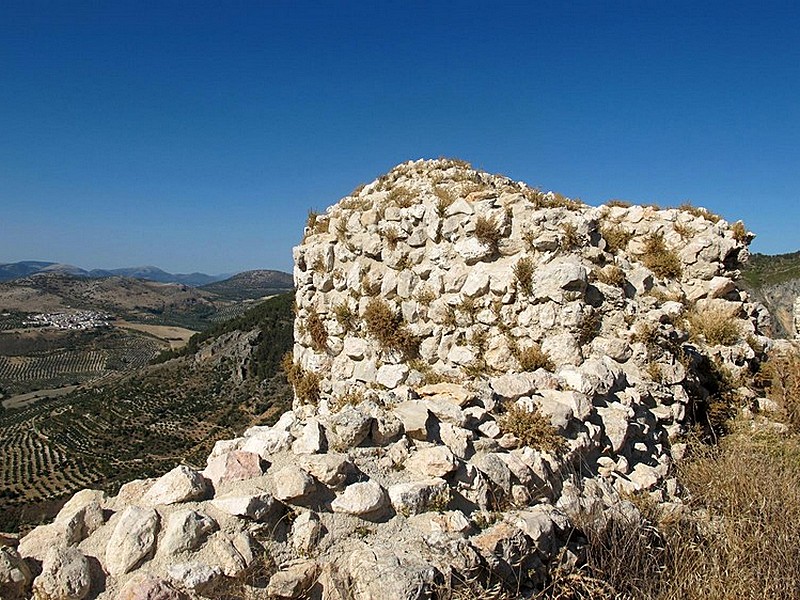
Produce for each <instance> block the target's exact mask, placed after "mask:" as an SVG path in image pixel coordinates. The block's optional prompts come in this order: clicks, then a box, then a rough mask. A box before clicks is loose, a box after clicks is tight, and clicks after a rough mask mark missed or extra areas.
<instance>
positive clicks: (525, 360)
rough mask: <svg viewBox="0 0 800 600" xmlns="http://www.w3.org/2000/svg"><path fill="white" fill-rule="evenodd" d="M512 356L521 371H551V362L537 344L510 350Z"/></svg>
mask: <svg viewBox="0 0 800 600" xmlns="http://www.w3.org/2000/svg"><path fill="white" fill-rule="evenodd" d="M512 354H513V355H514V358H516V359H517V362H518V363H519V368H520V369H521V370H522V371H535V370H536V369H547V370H548V371H552V370H553V368H554V366H553V361H551V360H550V357H549V356H547V354H545V353H544V352H543V351H542V349H541V347H539V344H533V345H532V346H528V347H527V348H522V349H520V348H516V347H515V348H512Z"/></svg>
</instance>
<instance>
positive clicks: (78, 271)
mask: <svg viewBox="0 0 800 600" xmlns="http://www.w3.org/2000/svg"><path fill="white" fill-rule="evenodd" d="M37 273H56V274H60V275H71V276H73V277H90V278H101V277H114V276H117V277H131V278H134V279H146V280H148V281H158V282H161V283H182V284H185V285H191V286H200V285H206V284H208V283H213V282H215V281H221V280H223V279H225V278H227V277H229V276H230V275H206V274H205V273H188V274H185V273H168V272H167V271H164V270H163V269H160V268H158V267H154V266H150V265H148V266H144V267H125V268H121V269H91V270H87V269H83V268H81V267H76V266H74V265H68V264H64V263H56V262H48V261H33V260H28V261H20V262H16V263H5V264H0V281H10V280H12V279H17V278H20V277H29V276H31V275H36V274H37Z"/></svg>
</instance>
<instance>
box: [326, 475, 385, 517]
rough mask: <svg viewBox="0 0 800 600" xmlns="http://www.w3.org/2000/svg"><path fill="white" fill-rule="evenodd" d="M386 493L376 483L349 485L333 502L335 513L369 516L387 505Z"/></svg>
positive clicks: (332, 507)
mask: <svg viewBox="0 0 800 600" xmlns="http://www.w3.org/2000/svg"><path fill="white" fill-rule="evenodd" d="M387 503H388V502H387V499H386V493H385V492H384V491H383V488H382V487H381V486H380V485H378V484H377V483H376V482H374V481H364V482H361V483H353V484H351V485H348V486H347V487H346V488H345V489H344V492H343V493H341V494H340V495H339V496H337V497H336V499H335V500H334V501H333V502H331V509H332V510H333V512H338V513H348V514H351V515H357V516H361V515H369V514H372V513H376V512H378V511H379V510H381V509H382V508H384V507H385V506H386V505H387Z"/></svg>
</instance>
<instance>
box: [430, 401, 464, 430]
mask: <svg viewBox="0 0 800 600" xmlns="http://www.w3.org/2000/svg"><path fill="white" fill-rule="evenodd" d="M422 402H424V403H425V407H426V408H427V409H428V410H429V411H430V412H431V413H433V414H434V415H435V416H436V418H437V419H439V421H442V422H446V423H452V424H453V425H457V426H459V427H462V426H463V425H464V421H465V418H464V413H463V412H462V411H461V409H460V408H459V406H458V404H456V403H454V402H450V400H448V399H444V398H442V397H441V396H437V397H434V398H432V399H431V398H428V399H425V400H423V401H422Z"/></svg>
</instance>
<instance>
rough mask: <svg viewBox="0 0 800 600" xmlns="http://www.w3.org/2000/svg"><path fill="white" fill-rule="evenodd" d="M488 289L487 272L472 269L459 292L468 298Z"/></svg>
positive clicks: (480, 294) (482, 293) (479, 294)
mask: <svg viewBox="0 0 800 600" xmlns="http://www.w3.org/2000/svg"><path fill="white" fill-rule="evenodd" d="M488 291H489V274H488V273H486V272H485V271H481V270H478V269H473V270H472V271H470V273H469V275H467V279H466V280H465V281H464V287H462V288H461V293H462V294H463V295H464V296H466V297H468V298H476V297H478V296H482V295H484V294H485V293H486V292H488Z"/></svg>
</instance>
